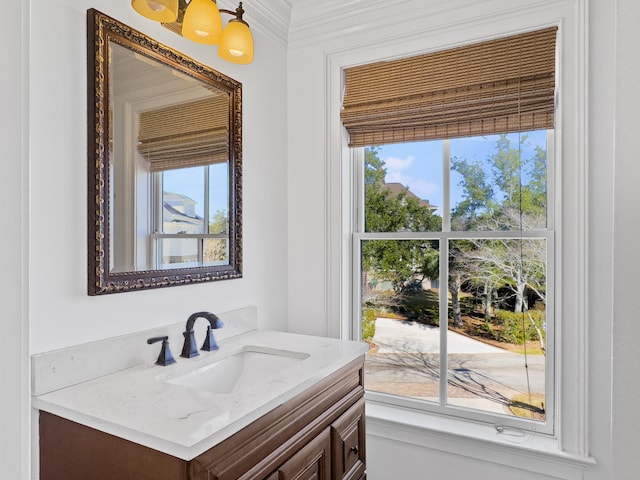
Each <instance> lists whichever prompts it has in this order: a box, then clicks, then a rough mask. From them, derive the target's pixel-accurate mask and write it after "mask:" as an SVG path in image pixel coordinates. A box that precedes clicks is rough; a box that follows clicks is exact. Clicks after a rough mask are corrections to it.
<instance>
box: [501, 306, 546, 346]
mask: <svg viewBox="0 0 640 480" xmlns="http://www.w3.org/2000/svg"><path fill="white" fill-rule="evenodd" d="M529 316H531V318H532V319H533V321H534V322H535V324H536V325H537V327H538V329H539V330H540V331H541V332H542V335H543V336H546V335H545V330H544V324H545V320H546V316H545V312H544V310H529V311H528V312H524V313H516V312H507V311H506V310H497V311H496V317H495V323H496V324H498V325H501V326H502V328H501V329H500V332H499V333H498V332H497V331H496V333H497V334H498V336H499V338H498V340H500V341H502V342H506V343H514V344H518V345H522V344H524V342H525V341H530V340H540V339H539V338H538V331H537V330H536V328H534V326H533V325H532V324H531V320H530V319H529ZM543 340H545V339H544V338H543Z"/></svg>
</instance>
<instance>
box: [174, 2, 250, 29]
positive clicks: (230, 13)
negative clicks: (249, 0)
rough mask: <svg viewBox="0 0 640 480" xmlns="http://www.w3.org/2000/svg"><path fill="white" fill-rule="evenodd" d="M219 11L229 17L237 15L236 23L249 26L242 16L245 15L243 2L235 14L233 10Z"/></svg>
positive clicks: (224, 9) (222, 9) (223, 9)
mask: <svg viewBox="0 0 640 480" xmlns="http://www.w3.org/2000/svg"><path fill="white" fill-rule="evenodd" d="M181 1H184V0H181ZM219 10H220V13H226V14H227V15H235V17H236V18H235V21H238V22H242V23H244V24H245V25H249V24H248V23H247V22H245V21H244V20H243V19H242V15H244V8H242V2H240V3H239V4H238V8H236V10H235V12H234V11H233V10H227V9H226V8H221V9H219ZM230 21H234V20H230Z"/></svg>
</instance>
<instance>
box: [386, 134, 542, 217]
mask: <svg viewBox="0 0 640 480" xmlns="http://www.w3.org/2000/svg"><path fill="white" fill-rule="evenodd" d="M527 135H528V141H527V144H526V145H523V146H522V149H523V156H524V158H529V157H531V156H532V154H533V153H534V150H535V146H536V145H541V146H546V131H545V130H540V131H536V132H528V133H527ZM510 138H511V142H512V144H514V145H515V144H517V139H518V134H517V133H515V134H511V135H510ZM497 139H498V135H488V136H485V137H470V138H458V139H454V140H451V156H452V157H459V158H466V159H468V160H478V161H483V160H486V159H487V158H488V157H489V156H490V155H491V153H492V151H493V150H494V146H495V142H496V140H497ZM379 152H380V153H379V157H380V158H381V159H382V160H383V161H384V163H385V168H386V170H387V175H386V181H387V183H392V182H398V183H401V184H402V185H404V186H406V187H409V190H411V192H413V193H414V194H415V195H417V196H418V197H420V198H421V199H423V200H429V202H430V203H431V204H432V205H436V206H438V207H441V206H442V204H443V200H442V195H443V188H442V140H434V141H429V142H415V143H398V144H390V145H382V146H380V147H379ZM461 179H462V178H461V177H460V175H458V174H457V173H456V172H451V206H452V207H454V206H455V205H456V203H458V202H459V201H460V200H461V199H462V188H461V187H460V186H459V185H458V184H459V183H460V181H461ZM436 213H437V214H439V215H441V214H442V211H441V210H440V209H438V210H437V211H436Z"/></svg>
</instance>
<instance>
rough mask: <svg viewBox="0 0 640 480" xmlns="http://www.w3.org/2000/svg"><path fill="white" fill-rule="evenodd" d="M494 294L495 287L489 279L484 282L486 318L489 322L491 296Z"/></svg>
mask: <svg viewBox="0 0 640 480" xmlns="http://www.w3.org/2000/svg"><path fill="white" fill-rule="evenodd" d="M492 296H493V289H492V288H491V286H490V285H489V282H488V281H485V282H484V298H483V301H484V319H485V321H487V322H490V321H491V303H492V302H491V298H492Z"/></svg>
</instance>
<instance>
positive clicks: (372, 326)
mask: <svg viewBox="0 0 640 480" xmlns="http://www.w3.org/2000/svg"><path fill="white" fill-rule="evenodd" d="M377 316H378V311H376V310H375V309H373V308H364V309H363V310H362V341H363V342H371V341H372V340H373V337H374V335H375V334H376V317H377Z"/></svg>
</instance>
